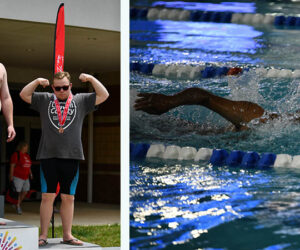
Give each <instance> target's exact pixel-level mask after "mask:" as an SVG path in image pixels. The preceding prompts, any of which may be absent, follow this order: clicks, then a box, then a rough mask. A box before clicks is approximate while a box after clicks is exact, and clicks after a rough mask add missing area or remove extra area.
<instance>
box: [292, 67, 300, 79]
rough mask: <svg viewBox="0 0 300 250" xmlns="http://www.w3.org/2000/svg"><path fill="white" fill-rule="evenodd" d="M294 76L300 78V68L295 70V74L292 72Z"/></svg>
mask: <svg viewBox="0 0 300 250" xmlns="http://www.w3.org/2000/svg"><path fill="white" fill-rule="evenodd" d="M292 77H293V78H300V70H299V69H296V70H294V71H293V74H292Z"/></svg>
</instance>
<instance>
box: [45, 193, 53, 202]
mask: <svg viewBox="0 0 300 250" xmlns="http://www.w3.org/2000/svg"><path fill="white" fill-rule="evenodd" d="M55 197H56V194H55V193H43V194H42V202H52V203H53V202H54V199H55Z"/></svg>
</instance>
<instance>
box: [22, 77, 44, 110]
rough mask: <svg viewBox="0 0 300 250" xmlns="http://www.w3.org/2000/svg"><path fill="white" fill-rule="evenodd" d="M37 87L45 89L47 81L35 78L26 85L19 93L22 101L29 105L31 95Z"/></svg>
mask: <svg viewBox="0 0 300 250" xmlns="http://www.w3.org/2000/svg"><path fill="white" fill-rule="evenodd" d="M39 85H41V86H42V87H44V88H45V87H46V86H49V81H48V80H47V79H44V78H37V79H35V80H33V81H32V82H30V83H28V84H27V85H26V86H25V87H24V88H23V89H22V91H21V92H20V97H21V98H22V100H23V101H24V102H27V103H29V104H31V98H32V94H33V92H34V91H35V89H36V88H37V87H38V86H39Z"/></svg>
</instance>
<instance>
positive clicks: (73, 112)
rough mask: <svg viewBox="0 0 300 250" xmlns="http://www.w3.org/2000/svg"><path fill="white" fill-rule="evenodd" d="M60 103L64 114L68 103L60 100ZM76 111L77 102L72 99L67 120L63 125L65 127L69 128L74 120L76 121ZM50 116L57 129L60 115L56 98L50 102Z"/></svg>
mask: <svg viewBox="0 0 300 250" xmlns="http://www.w3.org/2000/svg"><path fill="white" fill-rule="evenodd" d="M59 105H60V112H61V114H63V113H64V109H65V105H66V101H64V102H59ZM76 111H77V107H76V104H75V102H74V100H72V102H71V103H70V106H69V109H68V114H67V119H66V122H65V124H64V125H63V129H66V128H68V127H69V126H70V125H71V124H72V122H73V121H74V119H75V116H76ZM48 116H49V119H50V121H51V123H52V125H53V126H54V127H55V128H56V129H59V128H60V125H59V121H58V115H57V111H56V106H55V102H54V100H51V101H50V103H49V107H48Z"/></svg>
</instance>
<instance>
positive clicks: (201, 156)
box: [194, 148, 213, 161]
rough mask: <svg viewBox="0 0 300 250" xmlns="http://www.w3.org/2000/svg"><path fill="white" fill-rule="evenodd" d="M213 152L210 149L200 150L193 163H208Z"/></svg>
mask: <svg viewBox="0 0 300 250" xmlns="http://www.w3.org/2000/svg"><path fill="white" fill-rule="evenodd" d="M212 152H213V150H212V149H210V148H200V149H199V150H198V152H197V153H196V155H195V158H194V161H208V160H209V159H210V157H211V155H212Z"/></svg>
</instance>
